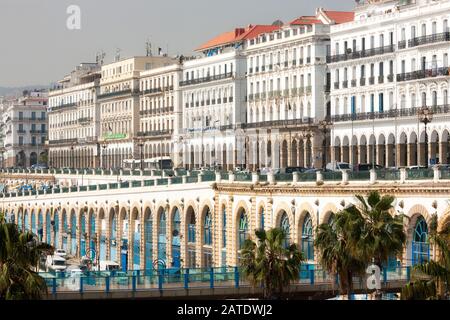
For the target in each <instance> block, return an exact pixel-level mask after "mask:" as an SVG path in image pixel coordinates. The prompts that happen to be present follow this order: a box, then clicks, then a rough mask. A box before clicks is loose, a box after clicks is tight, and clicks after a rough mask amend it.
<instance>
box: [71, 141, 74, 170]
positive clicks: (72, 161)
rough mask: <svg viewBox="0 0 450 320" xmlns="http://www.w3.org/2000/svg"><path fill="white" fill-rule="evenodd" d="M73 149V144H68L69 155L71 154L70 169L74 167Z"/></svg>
mask: <svg viewBox="0 0 450 320" xmlns="http://www.w3.org/2000/svg"><path fill="white" fill-rule="evenodd" d="M73 149H74V146H73V144H72V145H71V146H70V155H71V157H70V158H71V159H70V168H71V169H72V168H74V165H73V164H74V159H73Z"/></svg>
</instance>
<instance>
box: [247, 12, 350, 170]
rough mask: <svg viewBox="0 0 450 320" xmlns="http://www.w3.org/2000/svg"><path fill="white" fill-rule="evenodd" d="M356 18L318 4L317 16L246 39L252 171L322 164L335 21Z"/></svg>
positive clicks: (248, 127) (248, 136) (248, 138)
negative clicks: (321, 124)
mask: <svg viewBox="0 0 450 320" xmlns="http://www.w3.org/2000/svg"><path fill="white" fill-rule="evenodd" d="M352 18H353V14H352V13H349V12H339V11H328V10H324V9H322V8H319V9H317V10H316V15H315V16H301V17H299V18H297V19H295V20H293V21H291V22H290V23H287V24H284V25H280V26H279V27H273V28H271V30H268V32H264V33H261V34H259V35H257V36H256V37H249V39H247V40H246V43H245V48H246V50H245V52H246V56H247V63H248V66H247V89H248V103H247V125H246V126H245V127H246V133H245V134H246V139H247V140H246V143H245V150H246V159H248V160H247V161H246V164H249V166H250V168H251V169H252V170H253V169H254V168H255V167H266V166H267V167H274V168H280V167H283V168H285V167H287V166H294V167H296V166H301V167H312V166H315V167H321V166H322V161H323V159H324V154H323V152H324V151H325V150H326V149H327V148H326V145H325V144H324V142H325V140H324V133H323V131H322V130H320V128H319V126H318V125H319V122H320V121H321V120H323V119H324V118H325V116H327V115H329V113H327V103H328V95H329V78H328V77H327V65H326V57H327V53H328V51H327V50H328V48H329V43H330V37H329V31H330V25H332V24H339V23H343V22H346V21H349V20H350V19H352ZM325 134H326V133H325ZM327 159H328V160H329V159H330V158H329V157H328V158H327Z"/></svg>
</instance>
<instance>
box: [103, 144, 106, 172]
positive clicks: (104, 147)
mask: <svg viewBox="0 0 450 320" xmlns="http://www.w3.org/2000/svg"><path fill="white" fill-rule="evenodd" d="M106 147H107V144H106V141H105V142H103V143H102V148H103V152H102V167H103V169H106V154H105V151H106Z"/></svg>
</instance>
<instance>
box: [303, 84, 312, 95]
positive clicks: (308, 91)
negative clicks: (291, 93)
mask: <svg viewBox="0 0 450 320" xmlns="http://www.w3.org/2000/svg"><path fill="white" fill-rule="evenodd" d="M305 92H306V94H310V93H311V92H312V87H311V86H306V87H305Z"/></svg>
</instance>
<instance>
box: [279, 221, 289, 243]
mask: <svg viewBox="0 0 450 320" xmlns="http://www.w3.org/2000/svg"><path fill="white" fill-rule="evenodd" d="M280 228H281V230H283V231H284V233H285V237H286V238H285V239H284V247H285V248H287V247H288V246H289V244H290V225H289V217H288V215H287V213H286V212H283V215H282V216H281V220H280Z"/></svg>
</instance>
